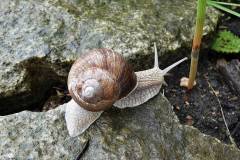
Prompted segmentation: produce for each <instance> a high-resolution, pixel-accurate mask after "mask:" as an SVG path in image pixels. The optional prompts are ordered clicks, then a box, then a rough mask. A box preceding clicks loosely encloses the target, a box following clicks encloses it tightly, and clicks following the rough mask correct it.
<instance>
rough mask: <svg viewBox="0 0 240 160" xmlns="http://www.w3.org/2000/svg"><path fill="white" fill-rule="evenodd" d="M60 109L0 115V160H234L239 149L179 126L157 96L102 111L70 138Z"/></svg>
mask: <svg viewBox="0 0 240 160" xmlns="http://www.w3.org/2000/svg"><path fill="white" fill-rule="evenodd" d="M64 107H65V105H62V106H59V107H58V108H56V109H54V110H51V111H48V112H46V113H33V112H28V111H24V112H20V113H17V114H13V115H8V116H3V117H0V157H1V158H0V159H3V160H8V159H18V160H21V159H44V160H48V159H51V160H52V159H54V160H58V159H73V158H76V156H77V155H78V153H79V152H81V151H82V150H83V146H84V144H85V143H86V141H88V140H89V146H88V148H87V149H86V151H85V153H84V154H83V157H82V159H86V160H88V159H91V160H94V159H96V160H100V159H104V160H105V159H165V160H176V159H178V160H209V159H211V160H220V159H221V160H238V159H240V158H239V157H240V151H239V150H238V149H237V148H235V147H233V146H230V145H226V144H223V143H221V142H220V141H219V140H217V139H216V138H213V137H211V136H208V135H205V134H202V133H200V132H199V131H198V130H197V129H195V128H193V127H190V126H185V125H181V124H180V123H179V121H178V119H177V117H176V115H175V114H174V112H173V111H172V106H171V105H170V104H169V102H168V101H167V100H166V99H165V98H164V97H163V96H162V95H161V94H159V95H158V96H157V97H155V98H153V99H152V100H150V101H149V102H147V103H146V104H144V105H141V106H139V107H136V108H129V109H123V110H120V109H117V108H112V109H110V110H108V111H105V112H104V113H103V115H102V116H101V117H100V119H98V120H97V121H96V122H95V123H94V124H93V125H92V126H91V127H90V128H89V129H88V130H87V131H86V132H85V133H84V134H83V135H81V136H78V137H75V138H71V137H69V136H68V133H67V130H66V124H65V120H64Z"/></svg>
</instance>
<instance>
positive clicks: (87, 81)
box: [68, 49, 137, 112]
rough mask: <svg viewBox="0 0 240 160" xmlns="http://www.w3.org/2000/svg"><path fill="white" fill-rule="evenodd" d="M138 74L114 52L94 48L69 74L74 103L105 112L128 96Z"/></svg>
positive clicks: (77, 62)
mask: <svg viewBox="0 0 240 160" xmlns="http://www.w3.org/2000/svg"><path fill="white" fill-rule="evenodd" d="M136 84H137V80H136V74H135V73H134V71H133V69H132V67H131V66H130V65H129V63H127V62H126V61H125V60H124V58H123V57H122V56H121V55H120V54H118V53H117V52H114V51H113V50H111V49H94V50H90V51H88V52H86V53H85V54H84V55H82V56H81V57H80V58H79V59H78V60H77V61H76V62H75V63H74V64H73V66H72V68H71V70H70V72H69V75H68V89H69V92H70V95H71V96H72V98H73V99H74V101H75V102H76V103H77V104H79V105H80V106H81V107H83V108H84V109H86V110H88V111H94V112H96V111H102V110H106V109H108V108H109V107H111V106H112V105H113V103H114V102H115V101H117V100H118V99H121V98H123V97H125V96H126V95H128V94H129V93H130V92H131V91H132V90H133V89H134V88H135V86H136Z"/></svg>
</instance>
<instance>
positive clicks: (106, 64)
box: [65, 43, 187, 137]
mask: <svg viewBox="0 0 240 160" xmlns="http://www.w3.org/2000/svg"><path fill="white" fill-rule="evenodd" d="M154 49H155V60H154V67H153V68H152V69H148V70H144V71H139V72H134V71H133V69H132V67H131V66H130V64H129V63H128V62H127V61H126V60H124V58H123V56H122V55H120V54H118V53H117V52H114V51H113V50H111V49H93V50H90V51H88V52H86V53H85V54H82V55H81V56H80V58H79V59H77V60H76V61H75V63H74V64H73V65H72V67H71V69H70V72H69V75H68V90H69V93H70V95H71V97H72V100H70V101H69V102H68V103H67V105H66V110H65V120H66V124H67V129H68V132H69V135H70V136H72V137H75V136H77V135H79V134H82V133H83V132H84V131H85V130H86V129H87V128H88V127H89V126H90V125H91V124H92V123H93V122H94V121H95V120H96V119H98V118H99V117H100V115H101V114H102V112H103V111H104V110H107V109H109V108H110V107H111V106H115V107H118V108H121V109H122V108H126V107H136V106H139V105H141V104H143V103H144V102H146V101H148V100H149V99H151V98H152V97H154V96H155V95H157V94H158V93H159V91H160V88H161V86H162V84H166V82H165V81H164V75H166V73H167V72H168V71H170V70H171V69H172V68H174V67H175V66H177V65H178V64H180V63H182V62H183V61H185V60H186V59H187V58H186V57H185V58H183V59H181V60H179V61H177V62H175V63H174V64H172V65H170V66H169V67H167V68H165V69H164V70H161V69H160V68H159V66H158V54H157V48H156V44H155V43H154Z"/></svg>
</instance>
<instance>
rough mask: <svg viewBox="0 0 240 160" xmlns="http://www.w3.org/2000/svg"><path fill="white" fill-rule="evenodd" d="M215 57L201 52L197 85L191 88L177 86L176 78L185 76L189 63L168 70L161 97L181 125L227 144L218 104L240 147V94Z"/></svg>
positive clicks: (178, 82) (227, 139)
mask: <svg viewBox="0 0 240 160" xmlns="http://www.w3.org/2000/svg"><path fill="white" fill-rule="evenodd" d="M217 59H218V58H216V56H214V55H211V53H209V54H204V53H202V54H201V56H200V61H199V65H198V66H199V67H198V74H197V85H196V86H195V87H194V88H193V89H192V90H191V91H188V90H187V89H185V88H182V87H180V86H179V84H180V79H181V78H182V77H184V76H188V73H189V63H183V64H181V65H180V66H179V67H177V68H176V69H174V70H173V71H171V75H170V76H167V77H166V78H165V79H166V82H167V83H168V86H167V87H165V88H164V90H165V96H166V97H167V98H168V100H169V101H170V103H171V104H172V105H173V107H174V111H175V112H176V114H177V116H178V118H179V120H180V122H181V123H182V124H187V125H193V126H194V127H196V128H198V129H199V130H200V131H201V132H203V133H205V134H208V135H211V136H213V137H216V138H218V139H220V140H222V141H224V142H226V143H229V137H228V136H227V134H226V127H225V124H224V121H223V116H222V114H221V110H220V107H222V109H223V112H224V116H225V118H226V122H227V124H228V128H229V130H230V132H231V135H232V137H233V138H234V140H235V142H236V143H237V145H238V146H240V97H239V96H238V95H237V94H236V93H235V92H233V91H232V90H231V89H230V87H229V86H228V85H227V82H226V81H225V80H224V77H223V76H222V75H221V73H220V72H219V71H218V69H217V67H216V62H217ZM209 85H210V86H211V87H212V88H213V89H212V88H211V87H210V86H209ZM214 92H215V94H214ZM219 101H220V104H219Z"/></svg>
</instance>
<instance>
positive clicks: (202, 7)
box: [183, 0, 240, 89]
mask: <svg viewBox="0 0 240 160" xmlns="http://www.w3.org/2000/svg"><path fill="white" fill-rule="evenodd" d="M207 4H208V5H209V6H212V7H215V8H218V9H220V10H222V11H225V12H228V13H230V14H232V15H235V16H237V17H240V14H239V13H237V12H235V11H233V10H231V9H229V8H226V7H224V5H230V6H235V7H239V6H240V5H239V4H235V3H225V2H218V1H211V0H198V4H197V17H196V28H195V33H194V38H193V44H192V52H191V66H190V72H189V78H188V79H186V78H185V77H184V78H185V80H184V85H183V86H185V87H187V88H188V89H192V88H193V86H194V83H195V78H196V74H197V65H198V57H199V50H200V45H201V40H202V33H203V25H204V20H205V13H206V6H207Z"/></svg>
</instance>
